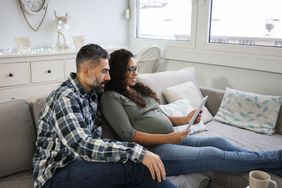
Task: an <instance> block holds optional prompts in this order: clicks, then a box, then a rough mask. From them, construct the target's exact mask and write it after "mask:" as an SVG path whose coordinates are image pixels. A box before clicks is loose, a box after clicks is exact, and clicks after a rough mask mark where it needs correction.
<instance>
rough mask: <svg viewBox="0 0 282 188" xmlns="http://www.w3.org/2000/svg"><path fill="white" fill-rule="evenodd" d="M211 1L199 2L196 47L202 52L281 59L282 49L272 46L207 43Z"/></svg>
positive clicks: (202, 0)
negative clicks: (209, 51)
mask: <svg viewBox="0 0 282 188" xmlns="http://www.w3.org/2000/svg"><path fill="white" fill-rule="evenodd" d="M211 5H212V0H199V9H200V10H198V12H199V14H198V20H197V21H198V23H202V24H198V28H197V29H198V32H197V46H198V47H199V49H202V50H212V51H223V52H233V53H234V52H235V53H243V54H254V55H256V54H258V55H266V56H267V55H273V56H278V57H282V48H281V47H274V46H251V45H240V44H220V43H209V29H210V14H211Z"/></svg>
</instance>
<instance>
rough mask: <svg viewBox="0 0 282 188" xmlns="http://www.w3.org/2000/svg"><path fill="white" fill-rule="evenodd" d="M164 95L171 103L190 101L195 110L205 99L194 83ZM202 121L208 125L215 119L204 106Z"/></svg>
mask: <svg viewBox="0 0 282 188" xmlns="http://www.w3.org/2000/svg"><path fill="white" fill-rule="evenodd" d="M163 94H164V96H165V98H166V100H167V101H168V102H169V103H172V102H175V101H177V100H179V99H188V100H189V102H190V104H191V105H192V107H193V108H195V109H196V108H198V106H199V105H200V104H201V102H202V99H203V97H202V96H201V95H202V94H200V93H199V92H198V90H197V89H196V87H195V85H194V83H193V82H185V83H182V84H178V85H175V86H172V87H169V88H166V89H164V90H163ZM202 110H203V114H202V119H203V121H204V123H207V122H209V121H211V120H212V119H213V117H212V115H211V113H210V112H209V111H208V109H207V108H206V107H205V106H204V107H203V108H202Z"/></svg>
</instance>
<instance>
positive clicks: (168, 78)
mask: <svg viewBox="0 0 282 188" xmlns="http://www.w3.org/2000/svg"><path fill="white" fill-rule="evenodd" d="M138 81H140V82H142V83H144V84H145V85H147V86H149V87H151V88H152V89H153V90H154V91H155V92H156V94H157V96H158V98H159V99H160V101H161V104H166V103H167V101H166V99H165V97H164V96H163V95H162V92H163V90H164V89H165V88H168V87H171V86H174V85H177V84H181V83H184V82H187V81H191V82H193V83H194V85H195V87H196V89H197V91H199V94H200V96H202V94H201V91H200V88H199V86H198V83H197V80H196V76H195V69H194V68H193V67H188V68H184V69H181V70H178V71H165V72H157V73H151V74H140V75H138Z"/></svg>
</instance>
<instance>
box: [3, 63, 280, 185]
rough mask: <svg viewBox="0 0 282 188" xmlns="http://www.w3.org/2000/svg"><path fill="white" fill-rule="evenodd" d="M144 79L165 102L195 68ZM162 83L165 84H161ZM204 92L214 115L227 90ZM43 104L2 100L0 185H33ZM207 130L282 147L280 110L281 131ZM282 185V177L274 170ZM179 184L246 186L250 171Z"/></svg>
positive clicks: (180, 179) (199, 176)
mask: <svg viewBox="0 0 282 188" xmlns="http://www.w3.org/2000/svg"><path fill="white" fill-rule="evenodd" d="M140 78H141V80H142V81H144V82H146V83H147V84H148V85H150V86H151V87H152V88H153V89H154V90H156V91H157V94H158V95H159V97H160V98H161V101H162V103H166V101H165V98H164V97H163V96H162V90H163V89H164V88H166V87H170V86H173V85H176V84H180V83H183V82H186V81H193V82H195V84H197V83H196V80H195V72H194V69H193V68H188V69H183V70H181V71H170V72H161V73H153V74H147V75H141V77H140ZM159 83H162V84H159ZM201 92H202V94H203V95H208V96H209V98H208V101H207V104H206V106H207V108H208V109H209V111H210V112H211V113H212V115H215V114H216V112H217V110H218V108H219V106H220V103H221V99H222V97H223V94H224V91H221V90H216V89H210V88H201ZM43 104H44V98H34V99H32V100H15V101H11V102H5V103H1V104H0V188H31V187H33V178H32V155H33V152H34V148H35V139H36V134H35V133H36V122H37V117H38V114H39V112H40V110H41V109H42V107H43ZM206 125H207V127H208V129H209V130H208V131H205V132H201V133H198V135H199V136H223V137H226V138H229V139H230V140H231V141H233V142H235V143H237V144H240V145H242V146H246V147H249V148H252V149H254V150H269V149H282V144H281V143H282V135H281V133H282V114H281V111H280V114H279V118H278V122H277V125H276V126H277V127H276V130H277V132H278V133H279V134H274V135H273V136H265V135H261V134H257V133H254V132H251V131H248V130H244V129H239V128H236V127H232V126H229V125H226V124H222V123H219V122H215V121H211V122H209V123H207V124H206ZM103 135H104V137H114V133H113V132H112V130H111V129H110V128H109V127H107V126H104V128H103ZM271 176H272V178H273V179H274V180H276V181H277V184H278V187H282V178H280V177H278V176H275V175H273V174H271ZM170 179H171V180H172V181H173V182H174V183H175V184H176V185H178V187H179V188H198V187H209V188H233V187H234V188H235V187H236V188H245V187H246V186H247V184H248V173H247V172H246V173H236V174H228V173H217V172H205V173H194V174H188V175H180V176H175V177H170Z"/></svg>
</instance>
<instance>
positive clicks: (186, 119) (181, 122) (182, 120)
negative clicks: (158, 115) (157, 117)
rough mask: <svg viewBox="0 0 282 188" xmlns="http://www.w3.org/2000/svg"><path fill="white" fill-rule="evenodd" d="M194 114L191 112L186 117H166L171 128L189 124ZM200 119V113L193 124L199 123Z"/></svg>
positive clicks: (193, 111)
mask: <svg viewBox="0 0 282 188" xmlns="http://www.w3.org/2000/svg"><path fill="white" fill-rule="evenodd" d="M195 112H196V110H192V111H191V112H190V113H189V114H187V115H186V116H167V117H168V119H169V120H170V122H171V123H172V125H173V126H179V125H184V124H187V123H189V121H190V120H191V119H192V117H193V115H194V113H195ZM201 117H202V112H200V113H199V115H198V117H197V118H196V120H195V124H196V123H199V122H200V121H201Z"/></svg>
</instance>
